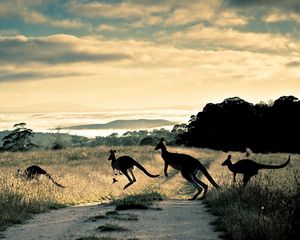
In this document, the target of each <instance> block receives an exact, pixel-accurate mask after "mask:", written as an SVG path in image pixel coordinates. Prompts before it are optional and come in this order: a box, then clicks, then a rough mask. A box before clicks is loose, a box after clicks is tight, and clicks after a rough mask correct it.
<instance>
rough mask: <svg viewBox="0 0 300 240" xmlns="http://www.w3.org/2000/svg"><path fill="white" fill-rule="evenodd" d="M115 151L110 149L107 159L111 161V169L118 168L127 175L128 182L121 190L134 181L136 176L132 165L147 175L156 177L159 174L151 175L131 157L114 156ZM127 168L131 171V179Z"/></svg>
mask: <svg viewBox="0 0 300 240" xmlns="http://www.w3.org/2000/svg"><path fill="white" fill-rule="evenodd" d="M116 152H117V151H116V150H110V155H109V157H108V160H111V161H112V162H111V166H112V168H113V170H115V169H117V170H120V171H121V172H122V173H123V174H124V175H125V176H126V177H127V179H128V180H129V183H127V184H126V185H125V187H124V188H123V190H124V189H126V188H128V187H129V186H130V185H132V184H133V183H134V182H136V178H135V176H134V174H133V167H134V166H136V167H137V168H139V169H140V170H141V171H142V172H143V173H145V174H146V175H147V176H148V177H151V178H156V177H158V176H159V174H157V175H152V174H151V173H149V172H148V171H147V170H146V169H145V168H144V167H143V166H142V165H141V164H139V163H138V162H137V161H135V160H134V159H133V158H132V157H129V156H121V157H118V158H116ZM127 170H128V171H129V172H130V173H131V176H132V179H131V177H130V176H129V174H128V172H127Z"/></svg>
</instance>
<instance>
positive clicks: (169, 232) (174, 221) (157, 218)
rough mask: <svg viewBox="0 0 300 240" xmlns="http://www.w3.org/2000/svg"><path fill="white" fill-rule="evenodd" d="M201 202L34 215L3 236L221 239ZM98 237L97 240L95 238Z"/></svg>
mask: <svg viewBox="0 0 300 240" xmlns="http://www.w3.org/2000/svg"><path fill="white" fill-rule="evenodd" d="M213 220H214V217H213V216H211V215H210V214H209V213H208V212H207V211H206V210H205V206H204V205H203V204H202V203H201V202H200V201H187V200H166V201H161V202H159V203H158V204H157V206H155V207H154V208H153V209H147V210H122V211H115V207H114V206H107V205H84V206H74V207H67V208H64V209H60V210H53V211H50V212H48V213H44V214H38V215H35V216H34V218H32V219H30V220H29V221H27V223H25V224H23V225H16V226H14V227H11V228H9V229H7V231H6V232H4V237H5V238H6V239H23V240H26V239H30V240H34V239H47V240H49V239H55V240H58V239H72V240H73V239H92V238H88V237H92V236H93V237H95V238H94V239H97V238H99V239H201V240H206V239H207V240H208V239H209V240H213V239H219V237H218V235H219V234H218V232H215V231H214V230H213V227H212V226H211V225H210V222H212V221H213ZM96 237H97V238H96Z"/></svg>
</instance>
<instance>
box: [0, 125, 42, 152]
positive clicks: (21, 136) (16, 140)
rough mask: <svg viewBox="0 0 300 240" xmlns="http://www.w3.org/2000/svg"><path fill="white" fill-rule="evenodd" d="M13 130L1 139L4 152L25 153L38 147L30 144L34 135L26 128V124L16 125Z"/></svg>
mask: <svg viewBox="0 0 300 240" xmlns="http://www.w3.org/2000/svg"><path fill="white" fill-rule="evenodd" d="M13 128H14V130H13V131H11V132H10V133H9V134H8V135H6V136H5V137H4V138H3V139H2V142H3V147H2V149H3V150H4V151H27V150H30V149H32V148H34V147H38V145H36V144H34V143H32V142H31V138H32V137H33V136H34V133H33V131H32V130H31V129H29V128H26V123H17V124H15V125H14V126H13Z"/></svg>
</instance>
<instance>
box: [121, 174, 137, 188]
mask: <svg viewBox="0 0 300 240" xmlns="http://www.w3.org/2000/svg"><path fill="white" fill-rule="evenodd" d="M122 173H123V174H124V175H125V176H126V177H127V179H128V180H129V183H127V184H126V185H125V187H124V188H123V190H125V189H126V188H128V187H129V186H130V185H131V184H133V183H134V181H133V180H132V179H131V177H130V176H129V174H128V172H127V170H122Z"/></svg>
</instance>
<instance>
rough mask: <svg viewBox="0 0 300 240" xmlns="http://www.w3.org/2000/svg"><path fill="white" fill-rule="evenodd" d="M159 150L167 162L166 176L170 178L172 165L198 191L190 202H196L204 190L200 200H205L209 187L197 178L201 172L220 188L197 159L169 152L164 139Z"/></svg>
mask: <svg viewBox="0 0 300 240" xmlns="http://www.w3.org/2000/svg"><path fill="white" fill-rule="evenodd" d="M159 149H161V156H162V158H163V160H164V161H165V167H164V173H165V176H166V177H168V173H167V171H168V166H169V165H170V166H171V167H172V168H174V169H177V170H180V171H181V175H182V177H183V178H185V179H186V180H188V181H189V182H191V183H192V184H193V185H194V186H195V188H196V189H197V190H198V192H197V193H196V194H195V196H193V197H192V198H191V199H190V200H195V199H196V198H197V197H198V196H199V195H200V193H201V192H202V190H203V189H204V193H203V196H202V197H201V198H200V199H203V198H204V197H205V195H206V192H207V189H208V186H207V185H206V184H205V183H204V182H202V181H200V180H199V179H198V178H197V176H196V174H197V172H198V171H199V170H200V171H201V172H203V174H204V175H205V176H206V177H207V179H208V180H209V181H210V183H211V184H212V185H213V186H214V187H216V188H220V187H219V185H218V184H217V183H216V182H215V181H214V180H213V178H212V177H211V176H210V174H209V173H208V171H207V170H206V168H205V167H204V166H203V165H202V164H201V163H200V162H199V161H198V160H197V159H196V158H194V157H192V156H190V155H187V154H180V153H172V152H168V151H167V148H166V146H165V144H164V139H163V138H161V140H160V142H159V143H158V144H157V146H156V147H155V150H159Z"/></svg>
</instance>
